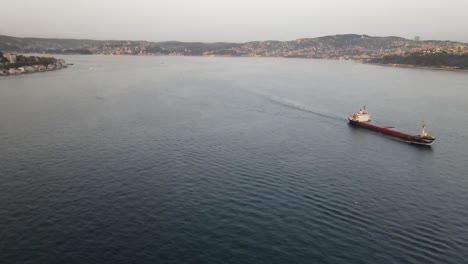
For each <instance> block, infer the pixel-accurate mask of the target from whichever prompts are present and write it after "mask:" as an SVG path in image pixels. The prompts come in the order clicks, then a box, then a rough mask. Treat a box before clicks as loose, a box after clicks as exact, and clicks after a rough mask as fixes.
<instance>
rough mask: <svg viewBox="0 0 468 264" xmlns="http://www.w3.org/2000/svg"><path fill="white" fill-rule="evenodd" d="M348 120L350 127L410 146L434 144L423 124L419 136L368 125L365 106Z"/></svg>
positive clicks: (368, 116) (368, 119)
mask: <svg viewBox="0 0 468 264" xmlns="http://www.w3.org/2000/svg"><path fill="white" fill-rule="evenodd" d="M348 120H349V123H350V124H351V125H354V126H359V127H363V128H367V129H369V130H372V131H376V132H379V133H382V134H385V135H388V136H391V137H393V138H396V139H399V140H401V141H404V142H407V143H411V144H418V145H426V146H430V145H432V143H434V140H435V137H433V136H430V135H429V134H428V133H427V132H426V125H425V124H424V122H423V124H422V131H421V133H420V134H419V135H410V134H406V133H402V132H398V131H395V130H393V129H392V128H394V127H380V126H376V125H373V124H371V123H370V121H371V116H370V114H369V113H368V112H367V110H366V106H364V108H363V109H361V110H359V112H357V113H354V114H352V115H350V116H349V117H348Z"/></svg>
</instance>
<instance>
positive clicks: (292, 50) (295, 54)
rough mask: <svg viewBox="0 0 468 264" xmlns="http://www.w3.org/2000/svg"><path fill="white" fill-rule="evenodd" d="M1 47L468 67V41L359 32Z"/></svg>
mask: <svg viewBox="0 0 468 264" xmlns="http://www.w3.org/2000/svg"><path fill="white" fill-rule="evenodd" d="M0 50H4V51H14V52H18V53H41V54H73V55H77V54H78V55H92V54H93V55H139V56H207V57H282V58H311V59H329V60H348V61H355V62H363V63H368V64H376V65H388V66H393V67H403V68H416V67H417V68H422V69H437V70H450V71H465V70H467V69H468V44H467V43H461V42H454V41H439V40H420V39H415V40H410V39H405V38H401V37H395V36H389V37H374V36H368V35H358V34H344V35H333V36H324V37H318V38H303V39H296V40H292V41H275V40H270V41H251V42H246V43H225V42H216V43H200V42H178V41H166V42H150V41H124V40H86V39H84V40H83V39H44V38H17V37H10V36H0Z"/></svg>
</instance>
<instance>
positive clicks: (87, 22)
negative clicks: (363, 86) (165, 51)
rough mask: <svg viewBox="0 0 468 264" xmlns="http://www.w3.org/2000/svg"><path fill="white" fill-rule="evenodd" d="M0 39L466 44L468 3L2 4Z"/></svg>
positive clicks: (138, 0) (166, 0)
mask: <svg viewBox="0 0 468 264" xmlns="http://www.w3.org/2000/svg"><path fill="white" fill-rule="evenodd" d="M0 10H1V14H0V35H11V36H18V37H55V38H90V39H130V40H150V41H165V40H180V41H202V42H214V41H231V42H245V41H250V40H292V39H297V38H305V37H318V36H324V35H334V34H344V33H357V34H368V35H374V36H389V35H392V36H402V37H407V38H413V37H414V36H416V35H418V36H421V39H442V40H445V39H449V40H457V41H463V42H468V0H0Z"/></svg>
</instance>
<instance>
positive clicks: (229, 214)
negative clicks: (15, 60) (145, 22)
mask: <svg viewBox="0 0 468 264" xmlns="http://www.w3.org/2000/svg"><path fill="white" fill-rule="evenodd" d="M61 57H62V58H64V59H65V60H66V61H67V62H69V63H74V64H75V65H74V66H71V67H70V68H69V69H65V70H60V71H55V72H47V73H37V74H31V75H23V76H10V77H1V78H0V262H1V263H269V264H270V263H346V264H353V263H369V264H373V263H418V264H428V263H445V264H450V263H466V261H467V259H468V132H467V131H468V74H467V73H461V72H445V71H431V70H418V69H399V68H391V67H380V66H372V65H364V64H356V63H352V62H341V61H326V60H307V59H280V58H203V57H124V56H122V57H117V56H115V57H111V56H61ZM363 104H366V105H367V109H368V110H369V112H370V113H371V114H372V117H373V122H375V123H376V124H379V125H388V126H395V127H396V128H397V129H398V130H401V131H404V132H410V133H414V134H417V133H419V131H420V124H421V121H422V120H424V121H425V122H426V123H427V125H428V131H429V133H430V134H433V135H435V136H436V137H437V140H436V142H435V143H434V145H433V146H432V147H416V146H413V145H408V144H406V143H402V142H399V141H395V140H393V139H391V138H387V137H384V136H382V135H379V134H376V133H374V132H370V131H366V130H363V129H360V128H354V127H350V126H349V125H348V124H347V123H346V120H345V118H346V116H347V115H349V114H350V113H352V112H355V111H358V110H359V108H361V107H362V105H363Z"/></svg>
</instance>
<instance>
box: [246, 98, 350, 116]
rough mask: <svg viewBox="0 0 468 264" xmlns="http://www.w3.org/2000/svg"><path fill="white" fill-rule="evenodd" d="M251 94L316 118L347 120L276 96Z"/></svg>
mask: <svg viewBox="0 0 468 264" xmlns="http://www.w3.org/2000/svg"><path fill="white" fill-rule="evenodd" d="M249 93H251V94H253V95H255V96H258V97H261V98H263V99H266V100H267V101H269V102H271V103H274V104H277V105H280V106H283V107H287V108H290V109H294V110H299V111H302V112H307V113H311V114H314V115H316V116H320V117H323V118H327V119H332V120H337V121H344V120H345V118H343V117H342V116H337V115H331V114H326V113H321V112H319V111H316V110H314V109H312V108H310V107H308V106H305V105H302V104H300V103H297V102H294V101H292V100H289V99H286V98H281V97H278V96H275V95H266V94H262V93H257V92H252V91H249Z"/></svg>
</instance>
